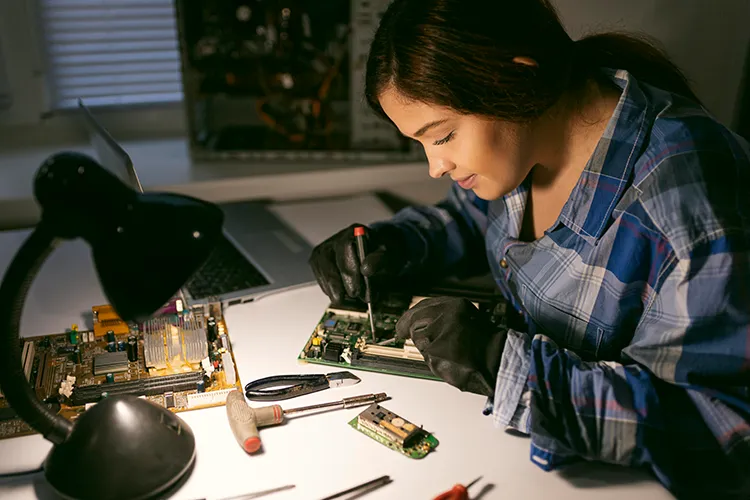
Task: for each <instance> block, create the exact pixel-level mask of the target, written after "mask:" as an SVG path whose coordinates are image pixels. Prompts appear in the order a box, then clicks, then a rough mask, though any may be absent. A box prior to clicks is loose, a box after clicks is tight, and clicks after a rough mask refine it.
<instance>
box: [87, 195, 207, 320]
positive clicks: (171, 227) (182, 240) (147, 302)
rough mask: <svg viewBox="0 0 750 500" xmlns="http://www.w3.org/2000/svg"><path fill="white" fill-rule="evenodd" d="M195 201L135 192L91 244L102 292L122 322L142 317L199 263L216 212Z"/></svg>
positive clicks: (184, 280) (168, 297) (162, 303)
mask: <svg viewBox="0 0 750 500" xmlns="http://www.w3.org/2000/svg"><path fill="white" fill-rule="evenodd" d="M212 208H214V207H213V206H212V205H208V204H205V203H203V202H200V201H198V200H192V199H186V198H184V197H181V196H176V195H169V194H150V193H149V194H138V196H137V197H136V201H135V203H134V204H133V208H132V210H131V211H130V212H129V213H128V217H126V218H125V219H124V220H123V221H122V224H120V225H118V226H116V227H108V228H105V229H104V230H106V231H107V234H106V237H105V238H101V239H98V240H97V244H96V245H92V246H91V251H92V255H93V259H94V265H95V266H96V271H97V273H98V275H99V282H100V283H101V286H102V289H103V291H104V294H105V295H106V296H107V298H108V299H109V301H110V303H111V304H112V306H113V307H114V308H115V310H116V311H117V314H118V315H119V316H120V317H121V318H122V319H123V320H125V321H129V320H132V321H136V322H143V321H145V320H146V319H147V318H148V317H150V316H151V315H152V314H153V313H155V312H156V311H157V310H158V309H159V308H161V307H162V306H163V305H164V304H165V303H166V302H167V301H168V300H169V299H170V298H171V297H173V296H174V294H175V293H176V292H177V291H178V290H179V289H180V287H182V286H183V285H184V284H185V282H186V281H187V280H188V278H190V277H191V276H192V275H193V273H195V271H196V270H197V269H198V268H199V267H200V266H201V265H202V264H203V262H205V260H206V259H207V258H208V256H209V254H210V252H211V251H212V250H213V248H214V245H215V244H216V241H217V239H218V238H219V237H220V235H221V222H222V217H221V215H222V214H221V212H220V211H219V210H218V209H216V210H213V209H212Z"/></svg>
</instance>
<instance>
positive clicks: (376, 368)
mask: <svg viewBox="0 0 750 500" xmlns="http://www.w3.org/2000/svg"><path fill="white" fill-rule="evenodd" d="M422 299H424V297H423V296H395V295H394V296H391V297H388V298H386V299H384V300H383V301H381V302H379V303H378V304H377V305H376V306H375V308H374V309H375V310H374V320H375V334H374V335H373V333H372V331H371V330H372V327H371V326H370V319H369V316H368V314H367V306H366V305H365V304H364V303H360V302H355V301H348V302H345V303H343V304H337V305H336V306H334V305H329V306H328V308H326V310H325V311H324V313H323V315H322V316H321V318H320V321H319V322H318V324H317V325H316V326H315V329H314V330H313V332H312V335H311V336H310V337H309V338H308V339H307V342H306V343H305V346H304V347H303V348H302V351H300V353H299V355H298V357H297V359H298V360H299V361H300V362H307V363H316V364H321V365H328V366H335V367H338V368H342V369H354V370H366V371H373V372H379V373H387V374H390V375H402V376H407V377H415V378H421V379H427V380H440V378H438V377H437V376H435V375H434V374H433V373H432V371H431V370H430V367H429V366H428V365H427V363H426V362H425V360H424V357H423V356H422V354H421V353H420V352H419V350H418V349H417V348H416V346H415V345H414V343H413V342H412V341H411V339H407V340H405V341H404V340H397V339H396V338H395V337H396V323H397V322H398V320H399V318H400V317H401V316H402V315H403V313H405V312H406V311H407V310H408V309H409V308H411V307H412V306H413V305H415V304H416V303H418V302H419V301H420V300H422ZM474 304H475V305H476V306H477V307H478V308H479V309H480V310H482V311H484V312H486V313H488V314H490V316H491V317H492V318H493V322H497V323H500V322H502V321H504V318H505V314H506V303H505V302H498V301H486V302H480V301H475V302H474Z"/></svg>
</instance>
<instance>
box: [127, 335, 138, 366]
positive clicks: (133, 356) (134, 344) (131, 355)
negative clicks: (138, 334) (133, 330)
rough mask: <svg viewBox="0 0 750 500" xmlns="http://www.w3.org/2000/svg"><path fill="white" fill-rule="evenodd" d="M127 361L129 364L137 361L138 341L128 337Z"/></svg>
mask: <svg viewBox="0 0 750 500" xmlns="http://www.w3.org/2000/svg"><path fill="white" fill-rule="evenodd" d="M128 361H130V362H131V363H135V362H136V361H138V341H137V340H136V339H135V337H128Z"/></svg>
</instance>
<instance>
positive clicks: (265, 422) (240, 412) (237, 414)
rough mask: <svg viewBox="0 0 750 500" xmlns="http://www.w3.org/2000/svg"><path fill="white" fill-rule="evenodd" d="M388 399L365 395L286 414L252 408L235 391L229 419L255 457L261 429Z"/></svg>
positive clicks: (276, 407)
mask: <svg viewBox="0 0 750 500" xmlns="http://www.w3.org/2000/svg"><path fill="white" fill-rule="evenodd" d="M386 399H388V396H386V394H385V393H384V392H381V393H378V394H365V395H363V396H355V397H352V398H344V399H342V400H340V401H333V402H331V403H323V404H317V405H311V406H303V407H300V408H291V409H289V410H284V409H282V408H281V406H279V405H270V406H261V407H260V408H252V407H250V406H249V405H248V404H247V402H246V401H245V395H244V394H242V392H240V391H232V392H230V393H229V394H228V395H227V403H226V407H227V418H229V426H230V427H231V428H232V432H233V433H234V437H235V439H237V443H239V445H240V446H241V447H242V449H243V450H245V451H246V452H247V453H255V452H256V451H258V450H259V449H260V445H261V442H260V436H259V435H258V428H259V427H267V426H269V425H276V424H280V423H281V422H283V421H284V417H285V416H287V415H292V414H296V413H302V412H307V411H313V410H319V409H322V408H336V409H338V408H354V407H357V406H364V405H370V404H372V403H379V402H381V401H385V400H386Z"/></svg>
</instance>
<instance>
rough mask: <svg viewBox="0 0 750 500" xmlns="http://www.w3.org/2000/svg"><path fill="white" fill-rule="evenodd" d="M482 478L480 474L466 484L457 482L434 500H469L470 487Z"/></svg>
mask: <svg viewBox="0 0 750 500" xmlns="http://www.w3.org/2000/svg"><path fill="white" fill-rule="evenodd" d="M480 479H482V476H479V477H478V478H476V479H475V480H473V481H472V482H470V483H469V484H467V485H466V486H464V485H463V484H457V485H455V486H454V487H453V488H451V489H450V490H448V491H446V492H444V493H441V494H439V495H438V496H436V497H435V498H434V499H433V500H469V488H471V487H472V486H474V484H476V483H477V481H479V480H480Z"/></svg>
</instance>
